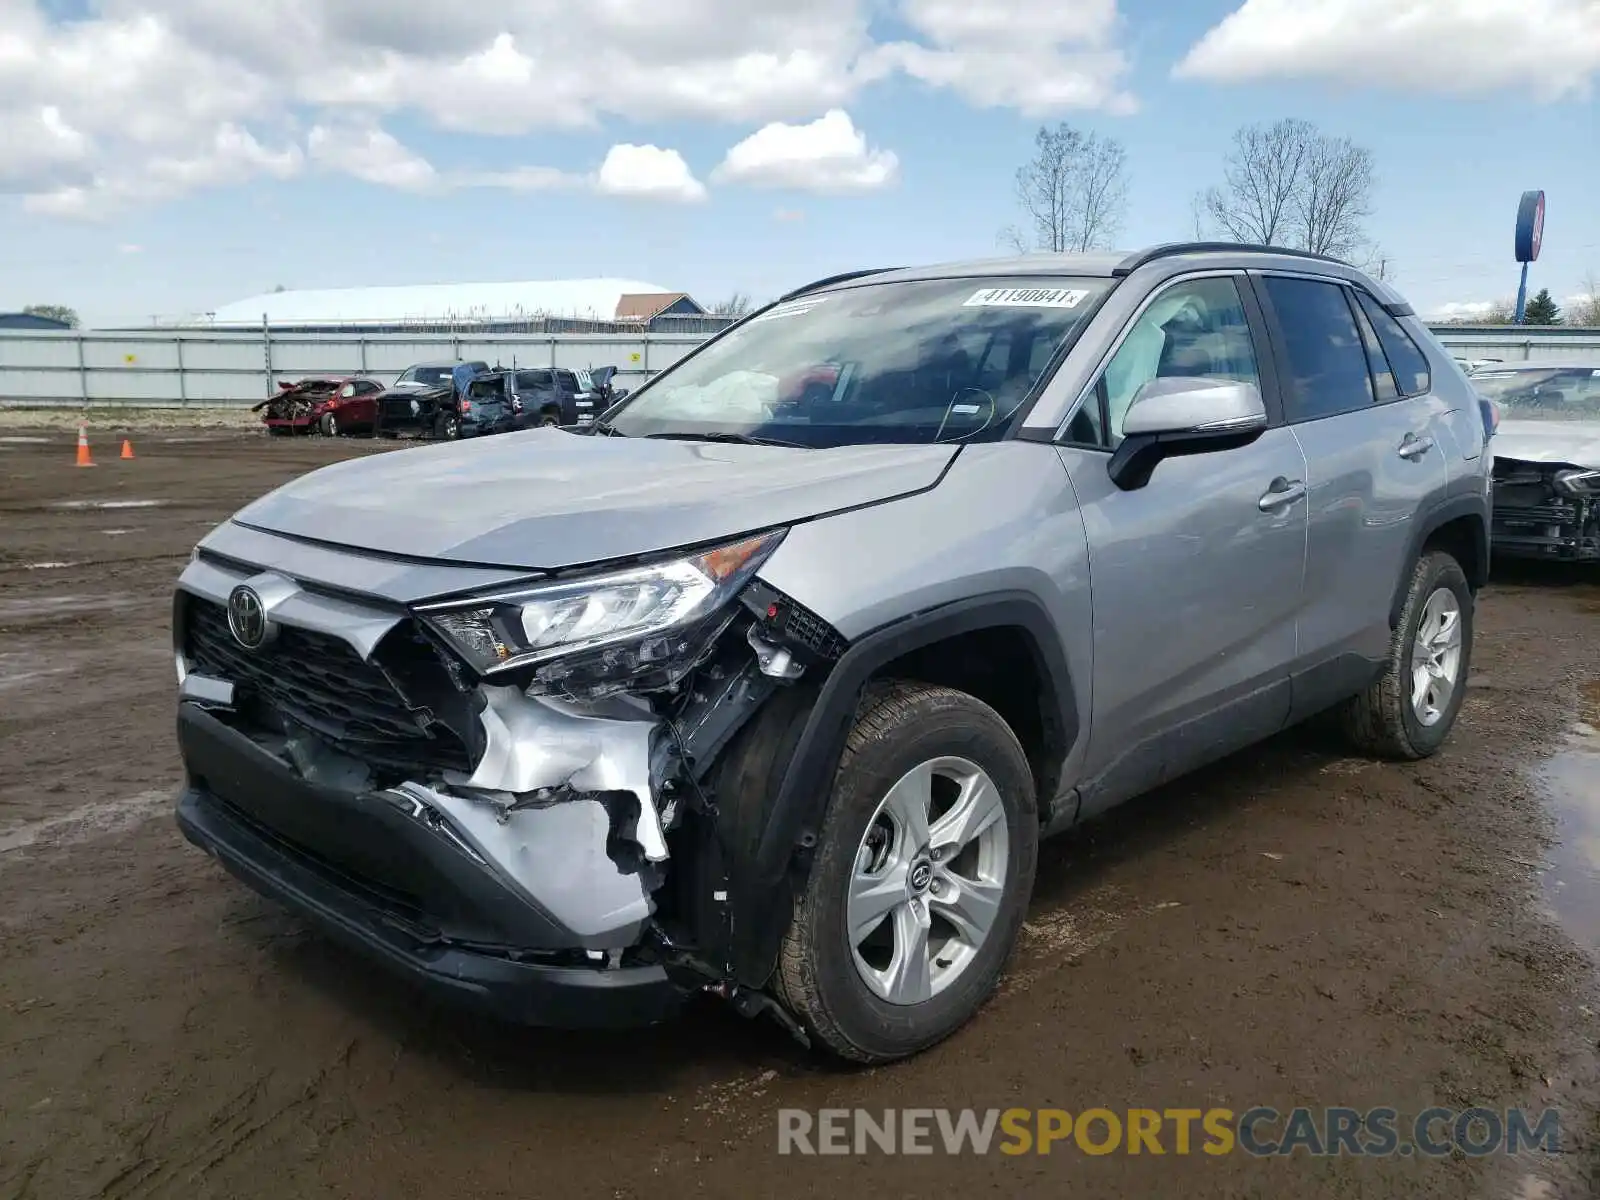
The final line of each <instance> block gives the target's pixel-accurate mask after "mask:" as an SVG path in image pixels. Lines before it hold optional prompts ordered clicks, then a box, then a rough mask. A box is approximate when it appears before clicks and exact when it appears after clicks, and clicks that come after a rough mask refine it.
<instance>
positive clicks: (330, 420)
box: [322, 413, 339, 437]
mask: <svg viewBox="0 0 1600 1200" xmlns="http://www.w3.org/2000/svg"><path fill="white" fill-rule="evenodd" d="M322 434H323V436H324V437H338V436H339V418H337V417H335V416H334V415H333V414H332V413H323V414H322Z"/></svg>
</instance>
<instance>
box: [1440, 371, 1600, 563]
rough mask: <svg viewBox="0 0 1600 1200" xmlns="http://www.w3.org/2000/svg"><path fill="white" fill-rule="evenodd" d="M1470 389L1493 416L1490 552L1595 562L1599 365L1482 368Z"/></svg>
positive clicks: (1599, 511) (1599, 512) (1599, 513)
mask: <svg viewBox="0 0 1600 1200" xmlns="http://www.w3.org/2000/svg"><path fill="white" fill-rule="evenodd" d="M1471 382H1472V386H1473V388H1475V389H1476V390H1477V392H1478V394H1479V395H1480V396H1482V397H1483V398H1484V399H1486V400H1488V401H1489V402H1490V403H1492V404H1493V405H1494V406H1495V408H1496V409H1497V410H1498V412H1499V417H1500V421H1499V427H1498V429H1497V431H1496V433H1495V436H1494V440H1493V442H1492V443H1491V445H1492V448H1493V451H1494V461H1495V466H1494V481H1495V482H1494V527H1493V534H1494V552H1495V553H1496V554H1498V555H1505V556H1506V557H1509V558H1539V559H1549V560H1554V561H1558V562H1600V360H1596V361H1594V362H1591V363H1584V364H1562V365H1548V364H1546V365H1538V366H1534V365H1529V366H1516V367H1506V366H1495V367H1488V368H1483V369H1481V370H1478V371H1476V372H1474V373H1473V375H1472V380H1471Z"/></svg>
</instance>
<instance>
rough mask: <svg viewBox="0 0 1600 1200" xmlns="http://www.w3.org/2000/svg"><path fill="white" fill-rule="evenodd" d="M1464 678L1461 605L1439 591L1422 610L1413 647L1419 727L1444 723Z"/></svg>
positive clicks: (1448, 592) (1413, 696)
mask: <svg viewBox="0 0 1600 1200" xmlns="http://www.w3.org/2000/svg"><path fill="white" fill-rule="evenodd" d="M1460 674H1461V602H1460V601H1459V600H1457V599H1456V594H1455V593H1454V592H1453V591H1451V590H1450V589H1449V588H1438V589H1436V590H1435V591H1434V593H1433V594H1432V595H1431V596H1429V597H1428V601H1427V603H1426V604H1424V605H1423V606H1422V617H1421V619H1419V620H1418V622H1417V636H1416V639H1415V641H1414V642H1413V643H1412V647H1411V711H1412V712H1413V713H1415V714H1416V718H1417V720H1418V722H1419V723H1421V724H1422V725H1425V726H1433V725H1437V724H1438V723H1439V722H1440V721H1441V720H1443V719H1444V714H1445V712H1446V710H1447V709H1448V708H1449V707H1450V700H1451V698H1452V697H1453V696H1454V695H1455V691H1456V687H1457V685H1458V684H1459V683H1460Z"/></svg>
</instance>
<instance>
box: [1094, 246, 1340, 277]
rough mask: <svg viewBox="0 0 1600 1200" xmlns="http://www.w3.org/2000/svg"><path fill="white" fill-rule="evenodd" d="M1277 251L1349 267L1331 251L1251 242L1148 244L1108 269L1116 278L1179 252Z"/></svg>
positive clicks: (1246, 252)
mask: <svg viewBox="0 0 1600 1200" xmlns="http://www.w3.org/2000/svg"><path fill="white" fill-rule="evenodd" d="M1227 252H1232V253H1234V254H1281V255H1284V256H1285V257H1288V258H1312V259H1316V260H1317V261H1318V262H1330V263H1338V264H1339V265H1340V266H1349V265H1350V264H1349V263H1347V262H1345V261H1344V260H1343V259H1341V258H1334V257H1333V256H1332V255H1331V254H1314V253H1313V252H1312V251H1310V250H1292V249H1290V248H1289V247H1288V246H1266V245H1261V244H1259V243H1255V242H1163V243H1162V244H1161V245H1159V246H1151V247H1149V248H1148V249H1145V250H1139V251H1137V252H1135V253H1133V254H1130V255H1128V257H1127V258H1125V259H1123V260H1122V261H1121V262H1119V263H1118V264H1117V265H1116V266H1115V267H1113V268H1111V274H1112V275H1113V276H1116V277H1117V278H1121V277H1122V276H1124V275H1131V274H1133V272H1135V271H1137V270H1138V269H1139V268H1140V267H1142V266H1144V265H1145V264H1146V263H1151V262H1155V261H1156V260H1157V259H1159V258H1173V257H1176V256H1177V255H1179V254H1210V253H1227Z"/></svg>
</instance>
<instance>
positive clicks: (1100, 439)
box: [1068, 277, 1261, 448]
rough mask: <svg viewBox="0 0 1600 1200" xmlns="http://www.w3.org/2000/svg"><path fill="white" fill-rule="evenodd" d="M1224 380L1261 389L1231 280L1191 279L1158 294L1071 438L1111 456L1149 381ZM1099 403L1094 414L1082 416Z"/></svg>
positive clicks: (1107, 371)
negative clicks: (1088, 439)
mask: <svg viewBox="0 0 1600 1200" xmlns="http://www.w3.org/2000/svg"><path fill="white" fill-rule="evenodd" d="M1181 377H1190V378H1198V379H1226V380H1233V381H1235V382H1238V383H1251V384H1254V385H1255V386H1256V387H1260V386H1261V374H1260V369H1259V367H1258V366H1257V361H1256V349H1255V341H1254V339H1253V338H1252V337H1251V334H1250V321H1249V318H1248V317H1246V316H1245V311H1244V304H1243V302H1242V301H1241V300H1240V298H1239V285H1238V284H1237V283H1236V282H1235V281H1234V280H1233V279H1231V278H1226V277H1217V278H1212V279H1191V280H1188V281H1187V282H1184V283H1178V284H1174V285H1173V286H1172V287H1170V288H1167V289H1166V290H1165V291H1163V292H1160V293H1159V294H1157V296H1156V297H1155V299H1154V300H1153V301H1151V303H1150V304H1149V305H1148V306H1147V307H1146V308H1145V310H1144V312H1143V313H1141V314H1140V315H1139V317H1138V318H1137V319H1136V320H1135V321H1134V323H1133V327H1132V328H1131V329H1130V330H1129V331H1128V336H1127V337H1126V338H1125V339H1124V340H1123V343H1122V345H1121V347H1120V348H1119V349H1118V350H1117V352H1116V354H1115V356H1113V358H1112V359H1111V361H1110V362H1109V363H1108V364H1107V365H1106V369H1105V371H1104V372H1103V373H1102V374H1101V376H1100V380H1099V382H1098V383H1097V384H1096V387H1095V392H1094V394H1093V395H1092V396H1091V397H1090V399H1089V400H1088V401H1087V402H1086V403H1085V405H1084V410H1085V411H1083V412H1080V414H1079V418H1075V419H1074V420H1073V423H1072V426H1071V427H1070V428H1069V431H1068V432H1069V436H1070V437H1071V439H1072V440H1073V441H1079V440H1080V435H1082V436H1092V437H1094V438H1095V443H1094V444H1099V445H1103V446H1106V447H1108V448H1114V447H1115V446H1117V445H1118V444H1119V443H1120V442H1121V441H1122V427H1123V422H1124V421H1126V420H1127V416H1128V410H1129V409H1131V408H1132V407H1133V406H1134V404H1135V403H1137V401H1138V398H1139V392H1140V389H1142V388H1143V387H1144V386H1145V384H1147V383H1149V382H1150V381H1151V380H1153V379H1171V378H1181ZM1096 401H1098V404H1099V407H1100V411H1099V412H1097V413H1093V414H1088V413H1087V410H1088V409H1090V408H1091V407H1092V406H1094V405H1095V404H1096Z"/></svg>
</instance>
